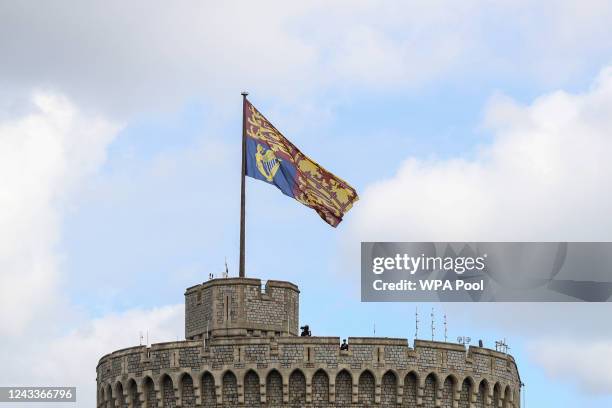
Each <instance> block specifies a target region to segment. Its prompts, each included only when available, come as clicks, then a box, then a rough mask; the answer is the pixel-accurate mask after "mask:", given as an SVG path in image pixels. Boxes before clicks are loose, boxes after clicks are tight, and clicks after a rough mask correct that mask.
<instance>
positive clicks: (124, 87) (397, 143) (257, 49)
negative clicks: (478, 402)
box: [0, 0, 612, 408]
mask: <svg viewBox="0 0 612 408" xmlns="http://www.w3.org/2000/svg"><path fill="white" fill-rule="evenodd" d="M218 3H219V2H215V3H213V2H201V1H188V0H185V1H177V2H173V3H172V5H168V3H167V2H159V1H147V2H144V1H133V2H129V3H125V2H119V1H106V2H89V1H83V2H67V1H56V2H34V1H22V2H0V56H1V63H0V185H2V188H1V189H0V231H2V233H1V234H0V322H1V324H0V366H1V367H2V370H0V385H75V386H77V387H78V389H79V394H78V400H79V402H78V403H77V406H79V407H89V406H92V405H93V404H94V400H95V366H96V364H97V361H98V359H99V358H100V357H101V356H102V355H104V354H106V353H108V352H110V351H112V350H115V349H119V348H123V347H128V346H133V345H137V344H138V343H139V334H140V332H145V331H147V330H148V332H149V336H150V340H151V341H152V342H161V341H166V340H176V339H177V338H178V339H181V338H183V337H184V332H183V306H182V302H183V294H184V289H185V288H186V287H189V286H192V285H194V284H196V283H199V282H202V281H205V280H206V279H207V277H208V274H209V273H214V274H217V275H219V274H220V273H221V272H222V271H223V269H224V262H225V259H227V262H228V265H229V269H230V274H231V275H236V274H237V258H238V233H239V218H238V215H239V198H240V197H239V194H240V193H239V191H240V187H239V177H240V136H241V108H242V104H241V96H240V92H241V91H243V90H248V91H249V92H250V95H249V98H250V100H251V102H252V103H253V104H254V105H255V106H256V107H257V108H258V109H259V110H260V111H261V112H263V113H264V114H265V115H266V117H267V118H268V119H270V120H271V122H272V123H273V124H274V125H275V126H276V127H277V128H278V129H279V130H281V132H283V133H284V134H285V136H287V137H288V138H289V139H290V140H291V141H292V142H293V143H294V144H296V145H297V146H298V147H300V148H301V149H302V151H303V152H304V153H306V154H308V155H309V156H311V157H312V158H313V159H314V160H316V161H317V162H319V163H321V164H323V165H324V166H325V167H326V168H327V169H328V170H330V171H332V172H334V173H335V174H337V175H338V176H340V177H342V178H343V179H345V180H347V181H348V182H350V183H351V184H352V185H353V186H354V187H355V188H356V189H357V191H358V192H359V194H360V201H359V202H358V203H357V204H356V205H355V207H354V208H353V209H352V210H351V211H350V212H349V213H348V214H347V216H346V217H345V221H344V222H343V223H342V224H341V225H340V226H339V227H338V228H337V229H333V228H331V227H329V226H328V225H327V224H325V223H324V222H323V221H321V220H320V219H319V217H318V215H317V214H316V213H314V212H313V211H312V210H310V209H308V208H306V207H304V206H302V205H300V204H299V203H297V202H295V201H293V200H290V199H289V198H287V197H285V196H283V195H282V194H280V193H279V192H278V191H277V190H275V189H274V187H272V186H269V185H266V184H265V183H261V182H258V181H256V180H247V219H246V222H247V246H246V251H247V275H248V276H252V277H260V278H261V279H264V280H265V279H282V280H289V281H292V282H295V283H297V284H298V285H299V286H300V290H301V319H302V321H301V323H302V324H305V323H307V324H309V325H310V326H311V330H312V331H313V334H314V335H335V336H340V337H348V336H370V335H372V334H373V331H374V326H375V327H376V335H377V336H378V335H379V336H388V337H406V338H409V339H413V338H414V336H415V328H414V315H415V308H416V307H417V306H418V308H419V310H420V313H421V314H422V318H421V319H422V320H425V321H426V320H427V316H428V315H429V313H431V310H430V308H431V307H433V308H434V309H435V310H434V313H435V314H436V316H437V318H436V319H437V322H438V323H437V324H438V330H437V337H436V339H438V340H443V337H442V330H441V327H440V325H441V321H442V316H443V315H444V314H446V315H447V318H448V337H449V340H450V341H452V340H453V339H456V337H457V336H460V335H465V336H470V337H471V338H472V339H482V340H483V341H484V343H485V345H487V346H489V347H492V346H493V345H494V342H495V341H496V340H499V339H503V338H505V339H507V341H508V343H509V345H510V347H511V350H510V351H511V353H512V354H513V355H514V357H515V358H516V360H517V363H518V366H519V369H520V373H521V378H522V380H523V382H525V384H526V388H525V395H524V396H525V402H526V405H525V406H527V407H546V406H554V407H557V408H564V407H576V406H582V407H590V406H612V372H611V371H610V370H609V368H608V367H609V365H610V363H612V340H611V339H612V326H611V325H610V324H609V316H610V313H612V307H610V306H609V305H608V304H557V303H555V304H507V303H499V304H450V303H448V304H428V305H424V304H422V305H415V304H411V303H384V304H383V303H361V302H360V295H359V261H358V260H359V243H360V242H361V241H375V240H381V241H382V240H384V241H428V240H434V241H487V240H498V241H521V240H522V241H610V240H612V216H611V215H612V214H610V208H612V192H611V190H610V188H609V187H608V186H609V175H610V174H611V173H612V162H611V161H610V160H609V157H611V156H612V136H611V135H612V30H611V29H610V25H609V22H610V21H612V5H611V4H610V3H609V2H607V1H595V0H593V1H589V0H586V1H580V2H578V1H566V0H561V1H555V2H552V1H521V0H519V1H497V2H489V1H484V0H482V1H481V0H473V1H461V2H459V1H457V2H455V1H444V2H442V1H414V2H410V3H408V4H407V3H406V2H400V1H389V2H385V3H384V4H380V3H379V2H374V1H351V2H349V1H337V2H323V1H313V2H302V3H300V4H298V3H291V4H290V5H288V4H287V2H280V1H277V2H268V1H264V2H255V3H253V2H251V3H248V4H247V3H239V2H233V1H227V2H221V3H222V4H218ZM330 311H331V312H330ZM428 331H429V325H428V324H425V327H424V328H421V331H420V333H419V337H420V338H425V339H426V338H429V333H428Z"/></svg>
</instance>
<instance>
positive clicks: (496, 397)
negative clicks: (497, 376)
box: [492, 383, 502, 408]
mask: <svg viewBox="0 0 612 408" xmlns="http://www.w3.org/2000/svg"><path fill="white" fill-rule="evenodd" d="M501 392H502V391H501V385H500V384H499V383H495V386H494V387H493V405H492V407H493V408H502V406H501V400H502V398H501V397H502V393H501Z"/></svg>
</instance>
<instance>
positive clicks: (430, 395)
mask: <svg viewBox="0 0 612 408" xmlns="http://www.w3.org/2000/svg"><path fill="white" fill-rule="evenodd" d="M437 384H438V379H437V377H436V375H435V374H434V373H431V374H429V375H428V376H427V377H425V384H424V387H423V405H422V407H423V408H435V407H436V386H437Z"/></svg>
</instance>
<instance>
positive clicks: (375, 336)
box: [374, 322, 376, 337]
mask: <svg viewBox="0 0 612 408" xmlns="http://www.w3.org/2000/svg"><path fill="white" fill-rule="evenodd" d="M374 336H375V337H376V322H374Z"/></svg>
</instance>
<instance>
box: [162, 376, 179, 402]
mask: <svg viewBox="0 0 612 408" xmlns="http://www.w3.org/2000/svg"><path fill="white" fill-rule="evenodd" d="M159 385H160V388H161V400H162V407H163V408H176V395H175V393H174V382H173V381H172V378H170V376H169V375H168V374H164V375H163V376H162V377H161V378H160V381H159Z"/></svg>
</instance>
